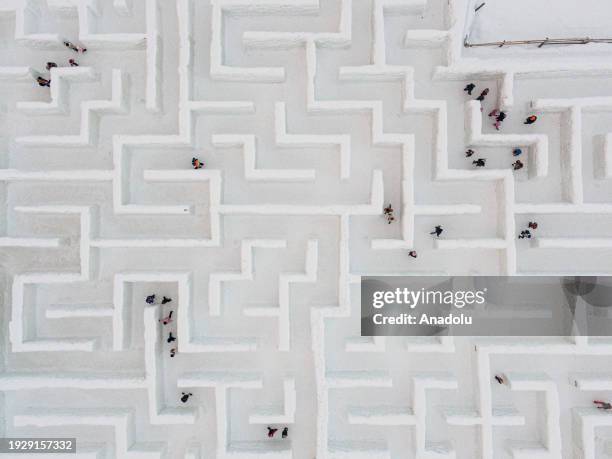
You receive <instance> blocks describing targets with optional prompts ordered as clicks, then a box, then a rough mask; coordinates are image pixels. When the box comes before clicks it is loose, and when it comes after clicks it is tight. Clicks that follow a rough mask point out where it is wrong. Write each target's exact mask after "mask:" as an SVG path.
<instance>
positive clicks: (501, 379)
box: [493, 374, 612, 411]
mask: <svg viewBox="0 0 612 459" xmlns="http://www.w3.org/2000/svg"><path fill="white" fill-rule="evenodd" d="M493 378H494V379H495V381H497V382H498V383H499V384H507V383H508V380H507V379H506V376H505V375H503V374H496V375H495V376H493ZM593 403H594V404H595V406H596V407H597V409H600V410H604V411H609V410H612V403H610V402H604V401H603V400H593Z"/></svg>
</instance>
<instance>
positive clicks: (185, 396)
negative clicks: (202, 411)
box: [181, 392, 193, 403]
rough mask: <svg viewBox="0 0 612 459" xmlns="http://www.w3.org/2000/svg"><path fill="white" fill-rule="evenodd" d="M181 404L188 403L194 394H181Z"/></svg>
mask: <svg viewBox="0 0 612 459" xmlns="http://www.w3.org/2000/svg"><path fill="white" fill-rule="evenodd" d="M181 394H182V395H181V402H183V403H187V400H189V397H191V396H192V395H193V394H192V393H191V392H189V393H186V392H181Z"/></svg>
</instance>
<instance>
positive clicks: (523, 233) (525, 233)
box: [518, 222, 538, 239]
mask: <svg viewBox="0 0 612 459" xmlns="http://www.w3.org/2000/svg"><path fill="white" fill-rule="evenodd" d="M527 228H529V229H527V230H523V231H521V234H519V237H518V238H519V239H525V238H527V239H531V231H529V230H530V229H531V230H536V229H537V228H538V223H537V222H529V223H528V224H527Z"/></svg>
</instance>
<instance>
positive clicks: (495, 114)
mask: <svg viewBox="0 0 612 459" xmlns="http://www.w3.org/2000/svg"><path fill="white" fill-rule="evenodd" d="M474 89H476V85H475V84H474V83H469V84H467V85H466V86H465V88H463V90H464V91H465V92H467V93H468V94H469V95H470V96H471V95H472V91H473V90H474ZM487 94H489V88H485V89H484V90H483V91H482V92H481V93H480V95H479V96H478V97H476V100H478V101H479V102H483V101H484V100H485V97H486V96H487ZM481 110H482V108H481ZM506 117H507V114H506V112H504V111H502V110H500V109H499V108H495V109H493V110H491V111H490V112H489V118H494V120H495V121H494V122H493V127H495V129H496V130H498V131H499V130H500V128H501V124H502V122H503V121H504V120H505V119H506ZM537 120H538V117H537V116H536V115H529V116H528V117H527V118H525V121H524V122H523V124H533V123H535V122H536V121H537ZM474 153H475V152H474V150H472V149H468V150H467V151H466V152H465V156H466V158H470V157H471V156H472V155H473V154H474ZM521 153H522V150H521V149H520V148H515V149H514V151H513V152H512V154H513V155H514V156H519V155H520V154H521ZM486 161H487V159H486V158H477V159H475V160H473V161H472V165H473V166H475V167H485V165H486ZM523 166H524V164H523V162H522V161H521V160H520V159H517V160H516V161H515V162H513V163H512V169H513V170H515V171H518V170H519V169H522V168H523Z"/></svg>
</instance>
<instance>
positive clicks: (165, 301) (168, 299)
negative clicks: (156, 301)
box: [161, 296, 172, 304]
mask: <svg viewBox="0 0 612 459" xmlns="http://www.w3.org/2000/svg"><path fill="white" fill-rule="evenodd" d="M171 301H172V298H166V297H165V296H164V297H163V298H162V302H161V304H166V303H170V302H171Z"/></svg>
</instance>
